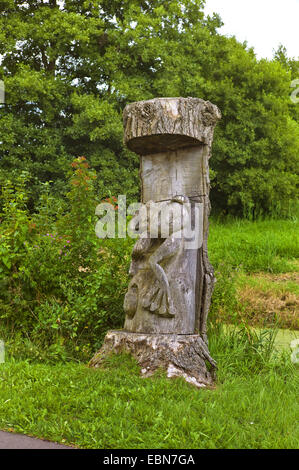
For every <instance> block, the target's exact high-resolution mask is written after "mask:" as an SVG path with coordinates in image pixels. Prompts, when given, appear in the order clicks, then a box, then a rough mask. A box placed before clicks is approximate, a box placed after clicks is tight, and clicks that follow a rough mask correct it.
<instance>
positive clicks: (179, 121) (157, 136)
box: [123, 98, 221, 155]
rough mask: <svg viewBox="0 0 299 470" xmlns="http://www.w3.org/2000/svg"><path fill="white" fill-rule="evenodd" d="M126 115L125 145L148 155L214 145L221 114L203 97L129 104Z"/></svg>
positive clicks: (153, 100)
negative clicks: (213, 141)
mask: <svg viewBox="0 0 299 470" xmlns="http://www.w3.org/2000/svg"><path fill="white" fill-rule="evenodd" d="M123 116H124V142H125V144H126V145H127V147H128V148H129V149H130V150H132V151H133V152H135V153H137V154H139V155H148V154H154V153H161V152H168V151H175V150H178V149H180V148H184V147H194V146H198V145H199V144H205V145H211V143H212V139H213V133H214V128H215V125H216V123H217V121H218V120H219V119H220V118H221V113H220V111H219V109H218V108H217V106H215V105H214V104H212V103H210V102H209V101H204V100H202V99H200V98H155V99H152V100H148V101H137V102H135V103H130V104H128V105H127V106H126V107H125V109H124V114H123Z"/></svg>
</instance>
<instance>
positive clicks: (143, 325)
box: [91, 98, 221, 386]
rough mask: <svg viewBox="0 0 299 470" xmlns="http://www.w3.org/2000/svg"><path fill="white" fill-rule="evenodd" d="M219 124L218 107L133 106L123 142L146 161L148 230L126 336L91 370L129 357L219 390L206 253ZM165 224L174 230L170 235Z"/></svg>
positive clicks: (110, 339) (112, 340)
mask: <svg viewBox="0 0 299 470" xmlns="http://www.w3.org/2000/svg"><path fill="white" fill-rule="evenodd" d="M220 117H221V114H220V111H219V110H218V108H217V107H216V106H215V105H213V104H212V103H210V102H207V101H203V100H201V99H198V98H156V99H153V100H149V101H140V102H136V103H132V104H129V105H127V106H126V108H125V110H124V141H125V144H126V145H127V146H128V148H129V149H130V150H132V151H134V152H136V153H137V154H139V155H140V177H141V187H142V203H143V204H144V205H145V212H144V213H145V214H146V221H148V222H149V223H148V224H146V225H145V227H146V228H145V230H144V232H143V233H142V234H141V236H140V239H139V240H138V241H137V242H136V244H135V246H134V249H133V253H132V262H131V267H130V274H131V282H130V284H129V287H128V292H127V294H126V297H125V302H124V309H125V312H126V320H125V326H124V330H123V331H121V332H120V331H118V332H116V331H114V332H113V331H112V332H109V333H108V334H107V336H106V339H105V342H104V345H103V348H102V349H101V351H100V352H99V353H98V354H97V355H96V356H95V357H94V358H93V359H92V361H91V365H93V366H97V365H98V364H99V363H100V362H101V359H102V357H103V354H104V355H105V354H108V353H109V351H112V350H113V351H122V350H126V351H130V352H131V353H132V354H134V355H135V357H136V358H137V359H138V361H139V363H140V365H141V367H142V373H143V374H144V375H151V374H152V373H153V371H154V370H156V369H157V368H158V367H161V366H162V367H164V368H165V369H166V370H167V371H168V375H169V376H174V375H183V376H184V377H185V378H186V380H188V381H191V382H192V383H194V384H195V385H197V386H205V385H209V384H212V383H213V373H211V371H209V370H208V368H207V366H206V361H208V362H209V363H210V364H211V366H212V371H213V369H214V368H215V366H216V364H215V362H214V361H213V359H212V358H211V356H210V354H209V350H208V341H207V316H208V311H209V307H210V303H211V296H212V292H213V286H214V281H215V279H214V271H213V268H212V266H211V264H210V262H209V259H208V252H207V240H208V225H209V224H208V216H209V212H210V201H209V190H210V182H209V158H210V156H211V145H212V140H213V133H214V128H215V125H216V123H217V121H218V119H220ZM153 220H155V222H156V225H157V226H156V227H153V223H154V222H153ZM137 221H139V223H140V218H139V219H137ZM165 221H166V222H165ZM163 223H164V228H165V225H166V226H167V224H168V226H169V230H168V233H166V234H165V233H164V232H163V230H162V227H163ZM137 225H138V224H137ZM154 225H155V224H154ZM188 227H189V232H188V231H187V228H188ZM152 229H154V230H153V231H154V232H155V235H154V237H153V236H152V235H153V234H152ZM190 230H191V231H190ZM186 233H187V235H186ZM190 233H192V235H193V239H192V237H191V238H190ZM194 237H195V238H194ZM195 239H196V241H195Z"/></svg>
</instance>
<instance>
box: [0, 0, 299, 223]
mask: <svg viewBox="0 0 299 470" xmlns="http://www.w3.org/2000/svg"><path fill="white" fill-rule="evenodd" d="M203 5H204V2H203V1H202V0H183V1H180V2H179V1H178V0H167V1H165V0H154V1H151V2H140V1H137V0H136V1H135V0H134V1H132V0H130V1H128V0H114V1H109V2H107V1H102V0H101V1H99V0H92V1H89V2H86V1H84V0H79V1H78V0H76V1H74V0H68V1H63V2H57V1H56V0H51V1H50V2H48V3H44V2H42V1H37V0H36V1H31V2H30V4H27V3H25V2H19V1H14V0H5V1H3V2H1V6H2V11H3V15H2V17H1V19H0V26H1V27H0V31H1V35H0V54H1V56H2V60H1V65H0V79H2V80H4V81H5V86H6V104H5V106H2V107H1V116H0V126H1V130H2V133H1V150H0V167H1V168H2V169H4V170H5V173H6V174H8V175H9V177H10V179H12V176H11V175H13V174H15V173H19V172H20V171H21V170H24V169H25V170H27V171H29V173H30V175H31V183H30V185H31V189H32V203H33V202H34V203H36V202H37V200H38V197H39V195H40V192H41V188H42V186H41V182H46V181H49V180H52V181H53V185H52V189H51V190H52V191H53V192H54V193H55V194H59V195H60V196H62V195H65V180H66V172H65V168H66V166H67V162H69V163H70V162H71V161H72V159H73V155H78V154H79V155H80V154H81V155H82V154H84V155H86V157H87V158H88V161H90V163H91V165H92V167H93V168H95V169H96V170H97V173H98V175H99V176H98V180H97V181H96V182H95V189H96V191H97V194H98V195H99V196H100V197H106V196H107V195H108V193H109V191H111V193H112V194H126V195H127V196H128V198H129V200H130V201H132V200H134V199H137V198H138V157H137V156H136V155H133V154H132V153H131V152H129V151H128V150H126V149H125V148H124V146H123V144H122V110H123V108H124V106H125V104H127V103H128V102H131V101H136V100H143V99H150V98H153V97H162V96H195V97H201V98H204V99H208V100H210V101H212V102H214V103H216V104H217V105H218V106H219V108H220V109H221V111H222V115H223V118H222V121H221V122H220V123H219V125H218V127H217V130H216V134H215V141H214V147H213V158H212V160H211V166H212V170H213V171H212V176H213V191H212V192H211V197H212V203H213V206H214V209H215V210H216V211H218V212H221V213H227V212H228V211H230V212H234V213H235V214H239V215H245V216H249V217H257V216H259V215H264V214H269V213H271V214H275V215H280V216H289V215H290V214H292V213H293V212H294V210H295V208H294V201H296V198H297V197H298V176H297V169H298V154H299V130H298V129H299V128H298V125H299V124H298V122H299V120H298V119H299V114H298V106H295V105H294V104H292V103H291V100H290V92H291V88H290V83H291V80H293V79H294V78H297V76H296V73H297V70H298V60H295V59H289V58H288V57H287V55H286V51H285V50H284V49H283V47H280V49H279V50H278V51H277V52H276V54H275V57H274V58H273V60H271V61H268V60H261V61H258V60H257V59H256V57H255V54H254V51H253V50H252V49H249V50H248V49H247V48H246V45H244V44H240V43H238V42H237V41H236V39H235V38H227V37H225V36H222V35H221V34H220V33H219V32H218V30H219V28H220V27H221V25H222V22H221V20H220V18H219V16H218V15H215V16H213V17H207V18H205V17H204V13H203Z"/></svg>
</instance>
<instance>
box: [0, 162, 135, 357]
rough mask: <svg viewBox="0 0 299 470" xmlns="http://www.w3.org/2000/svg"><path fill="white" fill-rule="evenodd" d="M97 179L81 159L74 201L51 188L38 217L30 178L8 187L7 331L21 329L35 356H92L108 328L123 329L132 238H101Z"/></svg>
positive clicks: (3, 279)
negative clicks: (31, 210)
mask: <svg viewBox="0 0 299 470" xmlns="http://www.w3.org/2000/svg"><path fill="white" fill-rule="evenodd" d="M95 177H96V175H95V173H94V172H93V171H91V170H90V169H89V166H88V163H87V162H86V159H85V157H79V158H77V159H75V160H74V162H73V163H72V170H71V171H70V173H69V187H70V191H69V193H68V194H67V201H66V202H67V204H66V202H63V201H57V200H55V201H54V200H53V198H51V197H50V196H49V188H48V187H47V186H46V187H45V188H44V191H43V193H42V196H41V200H40V203H39V211H38V213H36V214H34V215H32V216H30V214H29V211H28V209H27V205H26V204H27V202H28V200H29V197H30V195H29V193H28V192H26V189H25V184H26V181H27V180H28V175H27V174H26V175H25V174H23V175H21V176H20V177H19V178H18V179H17V180H16V182H15V183H12V182H10V181H3V182H2V198H1V201H2V217H3V220H2V223H1V225H0V236H1V242H2V243H1V251H0V263H1V264H0V270H1V271H0V287H1V293H0V318H1V324H2V326H1V329H2V333H1V334H2V336H6V337H7V338H8V336H9V335H10V336H11V335H15V334H16V333H15V332H16V331H21V332H22V333H21V337H23V339H24V341H23V346H24V354H25V356H27V357H31V358H32V359H39V358H41V359H42V360H45V359H47V358H48V359H49V360H51V359H53V358H57V357H59V358H60V359H61V360H66V359H67V358H80V359H83V360H86V359H89V358H90V355H91V354H92V353H93V352H94V351H95V350H96V349H97V348H98V347H99V346H100V344H101V341H102V339H103V336H104V335H105V333H106V331H107V329H109V328H119V327H122V325H123V320H124V317H123V313H122V312H123V308H122V304H123V297H124V294H125V291H126V286H127V283H128V275H127V273H128V265H129V260H130V251H131V246H132V241H131V240H130V239H110V240H109V239H105V240H104V239H101V240H100V239H98V238H97V237H96V235H95V231H94V227H95V224H96V217H95V207H96V205H97V204H98V202H99V201H97V200H96V197H95V191H94V180H95ZM47 196H49V197H47ZM54 208H56V209H57V211H56V214H55V211H54ZM18 337H19V340H18V354H20V348H21V344H22V341H21V340H20V334H19V336H18ZM37 351H38V352H37Z"/></svg>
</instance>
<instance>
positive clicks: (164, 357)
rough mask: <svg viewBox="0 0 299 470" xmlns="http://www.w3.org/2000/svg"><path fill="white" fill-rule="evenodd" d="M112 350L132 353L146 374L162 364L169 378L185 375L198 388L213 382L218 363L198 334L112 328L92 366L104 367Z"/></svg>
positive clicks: (151, 372)
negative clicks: (129, 331) (106, 358)
mask: <svg viewBox="0 0 299 470" xmlns="http://www.w3.org/2000/svg"><path fill="white" fill-rule="evenodd" d="M112 353H115V354H121V353H130V354H132V356H133V357H134V358H135V359H136V360H137V362H138V364H139V366H140V368H141V374H142V376H143V377H150V376H151V375H153V374H154V373H155V371H157V370H158V369H159V368H162V369H164V370H166V372H167V376H168V377H169V378H171V377H183V378H184V379H185V380H186V381H187V382H189V383H191V384H193V385H195V386H196V387H198V388H201V387H207V386H212V385H213V383H214V378H215V370H216V368H217V366H216V363H215V361H214V360H213V359H212V357H211V356H210V353H209V351H208V348H207V345H206V344H205V343H204V341H203V340H202V339H201V338H200V336H199V335H163V334H152V335H146V334H138V333H128V332H126V331H121V330H120V331H109V332H108V333H107V335H106V337H105V341H104V344H103V346H102V348H101V350H100V351H99V352H97V353H96V354H95V355H94V357H93V358H92V359H91V361H90V363H89V367H95V368H98V367H101V365H102V364H103V361H104V360H105V357H107V356H109V354H112ZM207 363H208V364H209V365H210V366H209V367H208V366H207Z"/></svg>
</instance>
